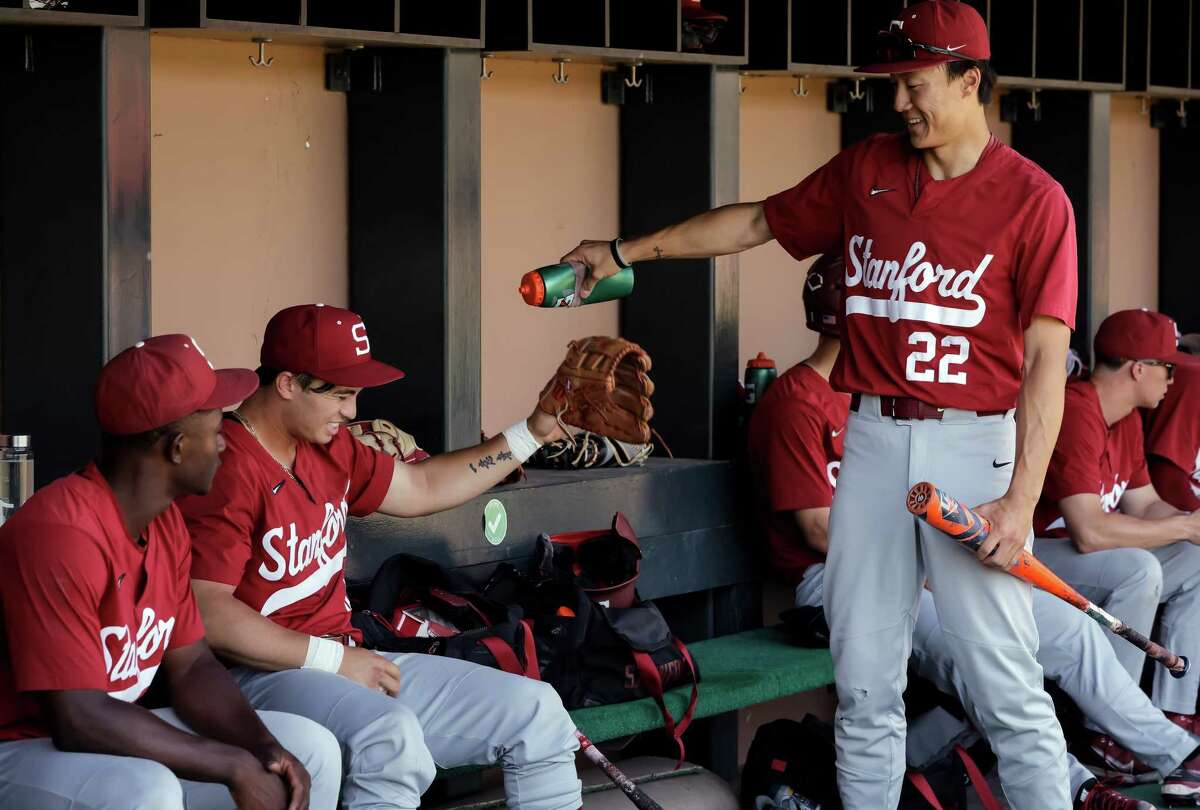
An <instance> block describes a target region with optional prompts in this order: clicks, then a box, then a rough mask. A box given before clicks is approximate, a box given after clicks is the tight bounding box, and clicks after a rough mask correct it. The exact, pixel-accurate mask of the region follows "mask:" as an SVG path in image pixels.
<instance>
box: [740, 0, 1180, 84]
mask: <svg viewBox="0 0 1200 810" xmlns="http://www.w3.org/2000/svg"><path fill="white" fill-rule="evenodd" d="M1139 1H1140V2H1146V0H1129V2H1139ZM1160 1H1161V0H1160ZM1192 1H1193V0H1183V2H1192ZM1194 1H1196V2H1200V0H1194ZM962 2H965V3H968V4H969V5H971V6H972V7H974V8H975V9H976V10H977V11H978V12H979V13H980V15H981V16H983V18H984V20H986V21H987V23H988V28H989V31H990V34H991V38H992V41H993V42H994V43H999V44H1000V47H999V48H997V49H996V52H995V54H994V57H993V59H992V64H993V66H994V67H995V68H996V71H997V73H998V74H999V75H1000V83H1001V84H1002V85H1005V86H1008V87H1029V88H1046V89H1051V88H1053V89H1074V90H1098V91H1120V90H1122V89H1124V87H1125V47H1124V43H1125V28H1126V22H1125V17H1126V2H1127V0H962ZM904 5H905V6H907V5H908V3H907V2H905V3H904ZM896 8H897V3H896V0H827V2H822V3H811V2H807V0H755V5H754V14H753V16H751V18H750V31H749V39H750V53H749V61H748V63H747V66H746V72H748V73H753V74H792V75H809V76H830V77H850V78H861V77H862V76H863V74H855V72H854V67H855V66H856V65H862V64H866V63H867V62H869V61H870V60H871V58H872V56H873V47H874V46H873V41H874V37H875V32H876V31H878V30H879V29H881V28H883V27H884V26H885V25H886V24H887V23H888V21H889V18H890V17H891V15H893V14H895V12H896Z"/></svg>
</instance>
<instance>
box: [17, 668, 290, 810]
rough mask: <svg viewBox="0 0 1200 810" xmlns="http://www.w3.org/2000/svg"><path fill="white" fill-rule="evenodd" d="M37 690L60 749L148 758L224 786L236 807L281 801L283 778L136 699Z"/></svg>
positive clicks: (275, 806) (272, 806)
mask: <svg viewBox="0 0 1200 810" xmlns="http://www.w3.org/2000/svg"><path fill="white" fill-rule="evenodd" d="M37 694H38V696H39V698H40V700H41V701H42V705H43V706H44V708H45V709H46V715H47V717H48V718H49V722H50V734H51V738H52V739H53V741H54V745H55V746H56V747H57V748H58V749H59V750H61V751H69V752H73V753H90V754H111V755H115V756H126V757H138V758H140V759H149V760H153V761H154V762H158V763H160V764H162V765H165V766H166V767H168V768H170V769H171V771H172V772H173V773H175V774H176V775H177V776H179V777H181V778H184V779H191V780H194V781H197V782H218V783H220V784H223V785H226V786H227V787H228V788H229V789H230V791H231V792H232V793H233V795H234V796H235V797H238V798H239V799H242V801H239V803H238V807H239V808H240V809H241V810H249V808H254V810H259V808H262V810H268V808H269V810H281V808H283V807H285V806H287V794H286V790H285V788H284V784H283V782H282V781H280V779H279V777H278V776H276V775H275V774H273V773H271V772H269V771H267V770H266V769H265V768H264V767H263V765H262V763H260V762H259V761H258V760H257V759H256V758H255V757H254V755H252V754H251V753H250V752H248V751H246V750H244V749H242V748H239V747H237V746H233V745H228V744H226V743H223V742H218V741H217V740H212V739H208V738H206V737H202V736H197V735H195V734H190V733H188V732H186V731H184V730H182V729H178V728H175V727H174V726H172V725H171V724H169V723H167V722H166V721H164V720H162V719H160V718H159V717H157V716H156V715H154V714H153V713H151V712H150V711H148V710H146V709H144V708H142V707H141V706H138V705H137V704H136V703H126V702H125V701H123V700H117V699H116V698H114V697H110V696H109V695H108V694H106V693H105V692H102V691H100V690H97V689H67V690H63V691H54V692H39V693H37Z"/></svg>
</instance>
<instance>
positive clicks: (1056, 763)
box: [824, 396, 1071, 810]
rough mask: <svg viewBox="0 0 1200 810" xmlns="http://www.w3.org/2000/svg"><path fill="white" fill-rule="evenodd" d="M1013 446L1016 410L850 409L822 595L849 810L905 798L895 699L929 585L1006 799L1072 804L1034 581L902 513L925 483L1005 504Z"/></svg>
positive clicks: (874, 809) (878, 807) (1058, 809)
mask: <svg viewBox="0 0 1200 810" xmlns="http://www.w3.org/2000/svg"><path fill="white" fill-rule="evenodd" d="M1015 445H1016V431H1015V424H1014V422H1013V417H1012V414H1011V412H1010V413H1008V414H1000V415H996V416H984V417H981V416H978V415H977V414H975V413H974V412H971V411H959V410H955V409H946V410H945V411H944V413H943V418H942V420H940V421H937V420H913V421H908V420H894V419H891V418H887V417H883V416H881V415H880V411H879V399H878V397H874V396H863V397H862V398H861V405H860V408H859V410H858V412H855V413H851V414H850V421H849V425H848V427H847V430H846V445H845V455H844V457H843V459H842V467H841V473H840V475H839V478H838V486H837V493H836V495H835V497H834V500H833V508H832V510H831V513H830V520H829V556H828V562H827V565H826V571H825V594H824V605H825V612H826V615H827V617H828V619H829V625H830V649H831V652H832V653H833V661H834V669H835V674H836V679H837V693H838V709H837V714H836V715H835V718H834V723H835V739H836V744H837V767H838V785H839V790H840V792H841V796H842V802H843V804H844V805H845V806H846V807H847V808H848V810H859V809H860V808H861V810H888V808H895V807H896V804H897V802H898V801H899V797H900V787H901V782H902V779H903V776H904V766H905V720H904V704H903V698H902V695H903V692H904V687H905V684H906V680H907V677H906V675H907V666H908V658H909V655H910V653H911V651H912V638H913V628H914V626H915V624H916V620H917V609H918V605H919V603H920V599H919V596H920V593H921V590H922V585H923V583H924V582H925V580H926V578H928V580H929V585H930V588H932V590H933V601H934V603H935V605H936V606H937V612H938V616H939V617H940V619H941V627H942V634H943V636H944V639H945V645H946V650H947V653H948V655H949V657H950V658H951V659H952V660H953V661H954V665H955V669H956V671H957V672H958V675H959V677H961V678H962V681H963V684H964V685H965V687H966V691H967V693H968V694H970V695H971V696H972V698H973V701H974V710H975V713H976V715H977V717H978V720H979V723H980V725H981V726H982V729H981V730H982V731H983V733H984V734H985V735H986V736H987V738H988V740H989V742H990V743H991V746H992V749H993V751H995V753H996V756H997V757H998V759H999V772H1000V781H1001V784H1002V786H1003V788H1004V792H1005V795H1006V796H1007V797H1008V800H1009V803H1010V804H1011V805H1012V806H1013V807H1014V808H1017V810H1069V808H1070V807H1071V799H1070V796H1069V789H1068V777H1067V759H1066V745H1065V744H1064V742H1063V736H1062V730H1061V728H1060V727H1059V725H1058V720H1057V718H1056V717H1055V715H1054V706H1053V704H1052V703H1051V701H1050V697H1049V696H1048V695H1047V694H1046V692H1045V690H1044V689H1043V688H1042V677H1043V675H1042V668H1041V666H1039V665H1038V663H1037V660H1036V659H1035V657H1034V656H1035V653H1036V651H1037V647H1038V636H1037V628H1036V626H1035V625H1034V621H1033V612H1032V609H1031V605H1030V603H1031V596H1030V587H1029V585H1027V584H1025V583H1024V582H1021V581H1020V580H1018V579H1016V578H1015V577H1011V576H1009V575H1008V574H1006V573H1004V572H1003V571H1000V570H997V569H995V568H991V567H988V566H984V565H981V564H980V563H979V561H978V560H976V559H975V558H974V556H973V555H972V554H969V553H967V552H965V551H964V550H963V549H961V548H959V547H957V546H956V545H955V543H954V542H953V541H952V540H950V539H948V538H947V537H945V536H944V535H942V534H941V533H940V532H938V531H936V530H934V529H932V528H930V527H928V526H926V525H924V524H923V523H920V522H919V521H917V520H916V519H915V518H913V517H912V516H911V515H909V514H908V511H907V510H906V509H905V495H906V493H907V492H908V489H909V487H910V486H912V485H913V484H915V483H917V482H919V481H926V480H927V481H933V482H934V483H941V485H943V486H945V487H947V488H949V489H950V490H952V492H953V494H954V496H955V497H956V498H959V499H961V500H962V501H963V502H964V503H968V504H979V503H983V502H985V501H990V500H993V499H995V498H998V497H1000V496H1001V495H1003V494H1004V493H1005V492H1006V491H1007V489H1008V484H1009V480H1010V476H1011V472H1012V464H1011V462H1012V461H1013V459H1014V455H1015ZM1031 539H1032V535H1031Z"/></svg>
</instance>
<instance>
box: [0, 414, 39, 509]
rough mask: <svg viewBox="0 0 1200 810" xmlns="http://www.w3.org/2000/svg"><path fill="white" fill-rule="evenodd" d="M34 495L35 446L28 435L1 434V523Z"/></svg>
mask: <svg viewBox="0 0 1200 810" xmlns="http://www.w3.org/2000/svg"><path fill="white" fill-rule="evenodd" d="M32 494H33V444H32V442H30V439H29V436H26V435H5V434H0V523H4V522H5V521H6V520H8V518H9V516H10V515H12V513H13V512H15V511H16V510H17V508H18V507H20V506H21V504H23V503H25V501H27V500H29V496H30V495H32Z"/></svg>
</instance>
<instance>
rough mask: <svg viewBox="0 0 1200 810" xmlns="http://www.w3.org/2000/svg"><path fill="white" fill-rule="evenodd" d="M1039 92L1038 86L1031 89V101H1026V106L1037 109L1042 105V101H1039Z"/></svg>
mask: <svg viewBox="0 0 1200 810" xmlns="http://www.w3.org/2000/svg"><path fill="white" fill-rule="evenodd" d="M1038 92H1040V91H1039V89H1038V88H1036V87H1035V88H1033V89H1032V90H1030V91H1029V101H1026V102H1025V106H1026V107H1028V108H1029V109H1031V110H1037V109H1038V108H1040V107H1041V106H1042V103H1041V102H1040V101H1038Z"/></svg>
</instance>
